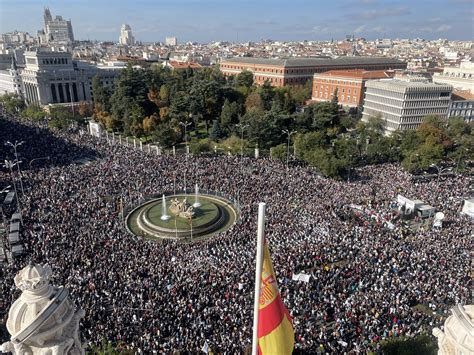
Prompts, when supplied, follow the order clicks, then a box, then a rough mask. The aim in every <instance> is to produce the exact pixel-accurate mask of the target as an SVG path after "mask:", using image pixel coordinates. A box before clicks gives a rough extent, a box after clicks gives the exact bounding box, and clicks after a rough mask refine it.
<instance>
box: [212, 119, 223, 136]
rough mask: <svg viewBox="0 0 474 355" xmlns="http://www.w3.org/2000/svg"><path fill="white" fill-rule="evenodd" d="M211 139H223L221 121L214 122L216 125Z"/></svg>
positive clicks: (213, 125) (213, 126)
mask: <svg viewBox="0 0 474 355" xmlns="http://www.w3.org/2000/svg"><path fill="white" fill-rule="evenodd" d="M210 138H211V139H212V140H213V141H217V140H219V139H221V138H222V130H221V124H220V122H219V120H214V123H213V124H212V129H211V135H210Z"/></svg>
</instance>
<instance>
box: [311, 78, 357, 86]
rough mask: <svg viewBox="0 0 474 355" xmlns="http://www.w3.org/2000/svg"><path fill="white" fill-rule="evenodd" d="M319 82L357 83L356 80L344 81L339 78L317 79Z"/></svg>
mask: <svg viewBox="0 0 474 355" xmlns="http://www.w3.org/2000/svg"><path fill="white" fill-rule="evenodd" d="M318 82H319V83H328V84H338V85H357V82H356V81H345V80H339V79H318Z"/></svg>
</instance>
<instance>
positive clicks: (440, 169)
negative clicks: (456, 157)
mask: <svg viewBox="0 0 474 355" xmlns="http://www.w3.org/2000/svg"><path fill="white" fill-rule="evenodd" d="M430 166H431V167H432V168H436V170H438V182H439V178H440V176H441V174H442V173H443V172H445V171H451V169H452V168H451V167H447V168H442V167H440V166H438V165H436V164H431V165H430Z"/></svg>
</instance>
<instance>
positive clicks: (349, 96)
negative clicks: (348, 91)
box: [319, 91, 357, 104]
mask: <svg viewBox="0 0 474 355" xmlns="http://www.w3.org/2000/svg"><path fill="white" fill-rule="evenodd" d="M323 95H324V98H325V99H329V98H332V97H333V93H331V95H328V93H327V92H325V93H324V94H323V92H322V91H320V92H319V97H320V98H323ZM344 98H345V101H344ZM337 101H338V102H340V103H344V102H346V103H348V104H350V103H351V95H347V96H346V97H344V95H339V96H338V98H337ZM352 102H353V103H357V96H352Z"/></svg>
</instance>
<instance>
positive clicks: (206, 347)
mask: <svg viewBox="0 0 474 355" xmlns="http://www.w3.org/2000/svg"><path fill="white" fill-rule="evenodd" d="M201 350H202V352H204V353H206V354H208V353H209V345H208V344H207V340H206V341H204V345H203V346H202V349H201Z"/></svg>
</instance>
